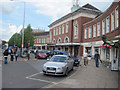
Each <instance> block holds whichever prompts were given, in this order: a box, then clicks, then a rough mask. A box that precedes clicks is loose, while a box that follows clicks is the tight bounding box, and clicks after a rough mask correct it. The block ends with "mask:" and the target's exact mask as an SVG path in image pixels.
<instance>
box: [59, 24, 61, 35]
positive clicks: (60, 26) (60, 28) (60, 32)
mask: <svg viewBox="0 0 120 90" xmlns="http://www.w3.org/2000/svg"><path fill="white" fill-rule="evenodd" d="M59 34H61V26H59Z"/></svg>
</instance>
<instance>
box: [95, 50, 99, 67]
mask: <svg viewBox="0 0 120 90" xmlns="http://www.w3.org/2000/svg"><path fill="white" fill-rule="evenodd" d="M94 59H95V63H96V67H99V59H100V55H99V53H98V51H96V54H95V55H94Z"/></svg>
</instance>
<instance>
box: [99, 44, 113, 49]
mask: <svg viewBox="0 0 120 90" xmlns="http://www.w3.org/2000/svg"><path fill="white" fill-rule="evenodd" d="M114 45H115V43H111V44H110V45H109V44H105V45H102V46H99V47H100V48H103V47H113V46H114Z"/></svg>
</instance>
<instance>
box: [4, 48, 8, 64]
mask: <svg viewBox="0 0 120 90" xmlns="http://www.w3.org/2000/svg"><path fill="white" fill-rule="evenodd" d="M3 55H4V64H7V58H8V49H6V50H5V51H4V53H3Z"/></svg>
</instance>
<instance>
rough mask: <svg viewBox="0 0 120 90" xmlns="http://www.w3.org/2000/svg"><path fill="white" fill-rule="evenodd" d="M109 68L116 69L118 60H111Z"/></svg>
mask: <svg viewBox="0 0 120 90" xmlns="http://www.w3.org/2000/svg"><path fill="white" fill-rule="evenodd" d="M111 70H118V60H117V59H113V60H112V63H111Z"/></svg>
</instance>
